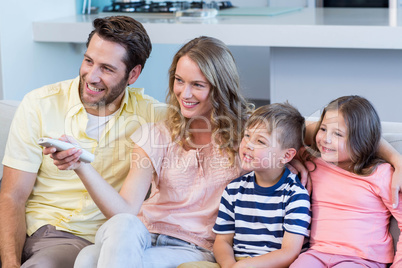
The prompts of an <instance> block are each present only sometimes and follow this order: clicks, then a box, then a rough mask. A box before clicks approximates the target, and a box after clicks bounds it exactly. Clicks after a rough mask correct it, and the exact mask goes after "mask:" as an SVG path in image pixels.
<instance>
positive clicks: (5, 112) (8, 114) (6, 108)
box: [0, 100, 19, 180]
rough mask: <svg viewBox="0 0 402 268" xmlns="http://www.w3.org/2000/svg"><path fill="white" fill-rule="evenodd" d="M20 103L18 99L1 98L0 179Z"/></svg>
mask: <svg viewBox="0 0 402 268" xmlns="http://www.w3.org/2000/svg"><path fill="white" fill-rule="evenodd" d="M18 104H19V102H18V101H5V100H0V122H1V125H0V180H1V178H2V177H3V165H2V164H1V162H2V161H3V156H4V150H5V148H6V142H7V137H8V132H9V130H10V125H11V121H12V120H13V116H14V113H15V110H16V109H17V107H18Z"/></svg>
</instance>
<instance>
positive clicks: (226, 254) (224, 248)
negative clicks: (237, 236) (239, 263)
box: [213, 233, 236, 268]
mask: <svg viewBox="0 0 402 268" xmlns="http://www.w3.org/2000/svg"><path fill="white" fill-rule="evenodd" d="M233 237H234V233H231V234H217V235H216V238H215V242H214V248H213V249H214V255H215V259H216V262H217V263H219V265H220V266H221V268H226V267H228V268H232V267H234V265H235V263H236V260H235V257H234V251H233Z"/></svg>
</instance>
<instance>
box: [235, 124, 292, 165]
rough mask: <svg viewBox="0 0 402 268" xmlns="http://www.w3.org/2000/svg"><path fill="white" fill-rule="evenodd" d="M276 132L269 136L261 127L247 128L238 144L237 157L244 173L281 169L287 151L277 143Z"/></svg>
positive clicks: (265, 129)
mask: <svg viewBox="0 0 402 268" xmlns="http://www.w3.org/2000/svg"><path fill="white" fill-rule="evenodd" d="M277 134H278V132H277V131H275V130H274V131H272V133H271V134H269V132H268V130H267V128H265V127H264V126H263V125H257V126H254V127H251V128H247V129H246V131H245V132H244V137H243V139H242V141H241V143H240V148H239V155H240V160H241V167H242V169H243V170H244V171H247V172H249V171H255V172H259V171H264V170H266V169H282V168H283V166H284V164H285V163H286V162H288V161H287V160H286V153H287V151H288V150H287V149H282V146H281V145H280V144H279V143H278V139H277V137H276V135H277Z"/></svg>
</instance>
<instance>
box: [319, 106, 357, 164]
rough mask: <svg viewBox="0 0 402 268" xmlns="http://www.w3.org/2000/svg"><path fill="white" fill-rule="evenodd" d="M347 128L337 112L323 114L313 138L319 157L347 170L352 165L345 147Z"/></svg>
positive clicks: (330, 111) (341, 116) (331, 111)
mask: <svg viewBox="0 0 402 268" xmlns="http://www.w3.org/2000/svg"><path fill="white" fill-rule="evenodd" d="M347 133H348V131H347V126H346V123H345V120H344V118H343V115H342V114H341V113H340V112H339V111H338V110H329V111H327V112H326V113H325V116H324V119H323V120H322V122H321V125H320V129H319V130H318V132H317V136H316V138H315V140H316V143H317V147H318V150H319V151H320V153H321V157H322V159H323V160H325V161H326V162H330V163H333V164H335V165H338V166H339V167H341V168H343V169H346V170H349V169H350V166H351V164H352V161H351V157H350V154H349V152H348V149H347V148H348V147H347Z"/></svg>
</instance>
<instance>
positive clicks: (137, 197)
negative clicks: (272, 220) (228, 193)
mask: <svg viewBox="0 0 402 268" xmlns="http://www.w3.org/2000/svg"><path fill="white" fill-rule="evenodd" d="M167 102H168V104H169V108H168V115H167V118H168V119H167V120H166V121H164V122H160V123H156V124H149V125H144V126H142V128H140V129H139V130H137V132H135V133H134V134H133V135H132V136H131V138H132V140H133V141H134V142H135V143H136V145H135V148H134V149H133V152H132V161H131V168H130V172H129V174H128V175H127V178H126V180H125V182H124V184H123V186H122V189H121V190H120V193H117V192H116V191H115V190H114V189H113V188H112V187H111V186H110V185H109V184H107V183H106V182H105V181H104V180H103V179H102V177H101V176H100V175H99V174H98V173H96V171H95V170H94V169H93V168H92V167H91V166H90V165H87V164H82V163H79V162H77V163H76V164H74V165H73V167H74V168H75V171H76V172H77V174H78V175H79V177H80V178H81V180H82V181H83V183H84V185H85V187H86V188H87V190H88V192H89V193H90V195H91V197H92V198H93V200H94V201H95V203H96V204H97V205H98V207H99V208H100V210H101V211H102V212H103V214H104V215H105V216H106V217H107V218H111V219H110V220H108V221H107V222H106V223H105V224H104V225H103V226H102V227H101V228H100V229H99V230H98V233H97V236H96V242H95V244H94V245H91V246H88V247H87V248H85V249H84V250H83V251H81V253H80V254H79V256H78V258H77V260H76V264H75V267H95V266H97V267H158V268H161V267H176V266H177V265H179V264H181V263H183V262H188V261H199V260H209V261H214V257H213V255H212V252H211V249H212V244H213V240H214V235H213V233H212V230H211V229H212V226H213V224H214V222H215V218H216V214H217V211H218V206H219V200H220V196H221V194H222V192H223V190H224V188H225V186H226V185H227V184H228V182H230V181H231V180H233V179H235V178H237V177H238V176H239V175H240V168H239V165H238V163H237V157H236V148H237V146H238V143H239V142H240V141H241V138H242V137H241V135H242V130H243V126H244V124H245V121H246V119H247V116H248V114H249V112H250V110H249V108H248V106H247V103H246V101H245V99H244V98H243V97H242V96H241V94H240V85H239V76H238V72H237V68H236V65H235V62H234V59H233V56H232V55H231V53H230V51H229V49H228V48H227V47H226V45H225V44H223V43H222V42H221V41H219V40H217V39H215V38H211V37H199V38H196V39H194V40H192V41H190V42H189V43H187V44H185V45H184V46H183V47H182V48H181V49H180V50H179V51H178V52H177V53H176V55H175V56H174V59H173V62H172V65H171V67H170V70H169V93H168V96H167ZM76 160H77V159H75V160H74V161H76ZM55 164H56V165H57V166H58V167H59V168H60V169H63V168H66V167H67V166H69V168H71V162H70V163H68V164H67V165H66V163H65V162H63V161H58V160H55ZM151 183H152V188H151V193H150V196H149V198H148V199H147V200H146V201H143V200H144V198H145V197H146V194H147V192H148V189H149V187H150V185H151ZM117 214H119V215H117ZM115 215H117V216H115ZM137 215H138V216H137ZM113 216H115V217H113Z"/></svg>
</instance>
